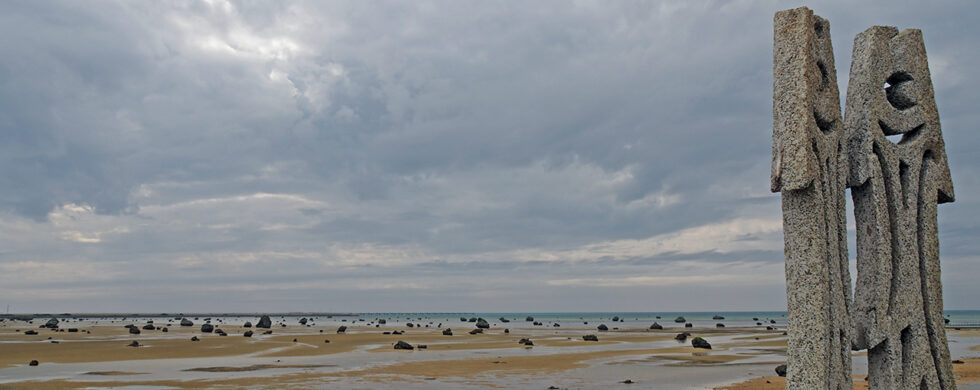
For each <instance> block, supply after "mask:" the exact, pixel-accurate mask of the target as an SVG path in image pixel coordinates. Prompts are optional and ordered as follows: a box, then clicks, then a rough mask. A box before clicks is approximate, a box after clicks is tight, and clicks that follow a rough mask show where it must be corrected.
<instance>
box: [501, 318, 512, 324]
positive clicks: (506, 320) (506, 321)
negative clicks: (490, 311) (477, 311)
mask: <svg viewBox="0 0 980 390" xmlns="http://www.w3.org/2000/svg"><path fill="white" fill-rule="evenodd" d="M499 320H500V322H502V323H505V324H506V323H508V322H510V320H508V319H506V318H504V317H500V318H499Z"/></svg>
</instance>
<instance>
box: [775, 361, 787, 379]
mask: <svg viewBox="0 0 980 390" xmlns="http://www.w3.org/2000/svg"><path fill="white" fill-rule="evenodd" d="M776 375H779V376H786V365H785V364H780V365H778V366H776Z"/></svg>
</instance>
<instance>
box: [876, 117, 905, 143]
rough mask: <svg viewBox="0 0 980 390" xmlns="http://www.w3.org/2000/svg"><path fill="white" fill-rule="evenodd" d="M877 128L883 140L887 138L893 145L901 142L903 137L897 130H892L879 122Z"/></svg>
mask: <svg viewBox="0 0 980 390" xmlns="http://www.w3.org/2000/svg"><path fill="white" fill-rule="evenodd" d="M878 128H879V129H881V133H882V134H884V135H885V138H888V140H889V141H891V142H892V143H893V144H897V143H901V142H902V137H903V135H902V133H901V132H900V131H899V130H895V129H893V128H892V127H891V126H888V124H887V123H885V122H883V121H880V120H879V121H878Z"/></svg>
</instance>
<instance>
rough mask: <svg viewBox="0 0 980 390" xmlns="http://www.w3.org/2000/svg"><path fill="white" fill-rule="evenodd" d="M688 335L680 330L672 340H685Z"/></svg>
mask: <svg viewBox="0 0 980 390" xmlns="http://www.w3.org/2000/svg"><path fill="white" fill-rule="evenodd" d="M689 336H691V334H690V333H687V332H681V333H678V334H677V336H674V340H677V341H685V340H687V338H688V337H689Z"/></svg>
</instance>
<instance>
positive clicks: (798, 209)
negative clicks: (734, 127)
mask: <svg viewBox="0 0 980 390" xmlns="http://www.w3.org/2000/svg"><path fill="white" fill-rule="evenodd" d="M774 27H775V28H774V34H773V35H774V48H773V84H774V85H773V145H772V147H773V159H772V177H771V178H772V182H771V190H772V191H773V192H781V193H782V208H783V234H784V240H785V256H786V296H787V321H788V337H789V341H788V349H787V351H788V359H787V360H788V367H787V373H786V381H787V384H786V388H787V389H807V390H810V389H834V390H843V389H848V390H850V389H852V388H853V385H852V381H851V375H850V373H851V355H850V351H851V332H850V319H849V315H848V312H849V308H848V305H849V301H850V291H851V279H850V274H849V271H848V262H847V236H846V215H845V214H846V212H845V201H846V196H845V184H846V183H845V179H846V176H847V166H848V165H847V161H846V153H845V148H844V146H843V144H842V141H843V139H844V138H843V135H844V123H843V121H842V119H841V111H840V95H839V90H838V88H837V72H836V69H835V67H834V52H833V47H832V46H831V40H830V24H829V23H828V22H827V21H826V20H825V19H823V18H821V17H819V16H816V15H814V14H813V11H811V10H809V9H807V8H806V7H801V8H797V9H791V10H785V11H780V12H777V13H776V16H775V18H774Z"/></svg>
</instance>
